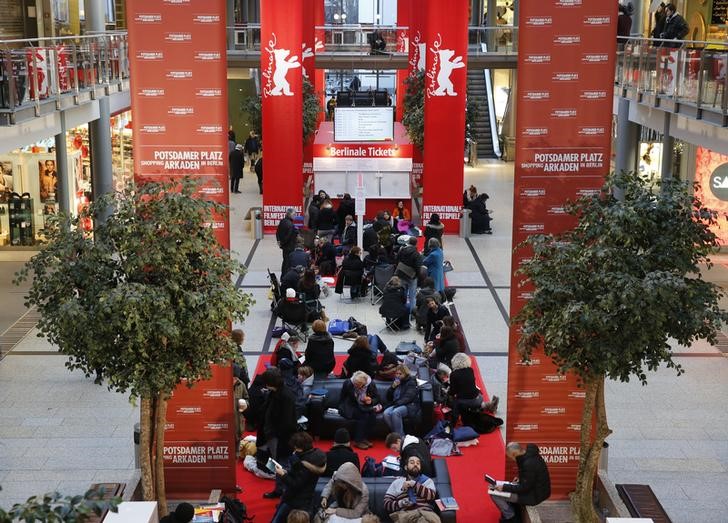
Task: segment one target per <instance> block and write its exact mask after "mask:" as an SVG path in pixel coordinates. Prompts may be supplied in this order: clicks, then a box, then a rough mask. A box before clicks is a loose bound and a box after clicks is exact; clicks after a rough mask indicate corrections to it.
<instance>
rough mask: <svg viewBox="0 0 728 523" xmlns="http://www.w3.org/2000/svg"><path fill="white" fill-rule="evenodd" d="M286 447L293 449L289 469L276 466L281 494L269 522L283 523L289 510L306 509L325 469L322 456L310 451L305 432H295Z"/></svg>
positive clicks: (309, 440) (311, 444)
mask: <svg viewBox="0 0 728 523" xmlns="http://www.w3.org/2000/svg"><path fill="white" fill-rule="evenodd" d="M289 446H290V447H291V448H292V449H293V453H294V458H295V459H291V466H290V470H286V469H285V468H283V467H281V466H280V465H276V476H277V477H279V478H280V479H281V481H282V482H283V495H282V496H281V502H280V503H279V504H278V507H277V508H276V513H275V515H274V516H273V520H272V521H271V523H285V521H286V518H287V517H288V514H289V513H290V512H291V511H292V510H296V509H298V510H310V508H311V505H312V504H313V495H314V491H315V490H316V482H317V481H318V478H319V476H320V475H321V474H323V473H324V471H325V470H326V454H324V453H323V451H321V450H319V449H317V448H314V446H313V438H311V435H310V434H308V433H307V432H296V433H295V434H293V435H292V436H291V439H290V441H289Z"/></svg>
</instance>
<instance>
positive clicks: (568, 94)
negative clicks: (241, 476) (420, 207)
mask: <svg viewBox="0 0 728 523" xmlns="http://www.w3.org/2000/svg"><path fill="white" fill-rule="evenodd" d="M519 16H520V17H521V20H523V26H524V27H523V30H522V31H521V32H520V33H519V43H518V50H519V54H518V99H517V102H516V103H517V111H516V115H517V122H516V129H517V148H516V158H515V190H514V205H513V208H514V209H515V211H514V217H513V245H518V244H519V243H521V242H522V241H524V240H525V239H526V238H527V237H528V236H529V235H531V234H540V233H546V234H548V233H558V232H561V231H563V230H565V229H567V228H570V227H572V226H573V225H574V224H575V221H574V218H573V217H572V216H570V215H568V214H567V213H566V212H565V209H564V204H565V203H566V201H567V200H573V199H576V198H578V197H580V196H589V195H593V194H595V193H597V192H598V191H599V188H600V187H601V186H602V184H603V181H604V177H605V175H606V174H607V172H608V170H609V158H610V136H609V129H610V128H611V120H612V97H613V84H614V56H615V54H616V53H615V51H616V50H615V45H616V44H615V40H614V34H615V32H616V28H615V24H616V17H617V7H616V5H615V4H608V3H604V2H598V1H596V0H580V1H578V2H575V1H567V0H555V1H548V2H522V3H521V11H520V13H519ZM426 169H427V165H426V164H425V170H426ZM528 256H529V253H528V252H526V250H525V249H519V250H517V251H515V252H514V255H513V262H512V270H513V271H514V275H513V276H512V279H511V289H513V290H514V291H513V292H512V294H511V304H510V313H511V316H514V315H515V314H517V313H518V312H519V311H520V310H521V308H522V307H523V306H524V304H525V303H526V302H527V301H528V300H529V299H530V298H531V293H532V291H533V287H532V286H528V285H527V286H525V287H519V283H520V278H519V277H516V276H515V271H516V270H517V269H518V268H519V267H520V265H521V264H522V263H523V261H524V260H525V259H527V258H528ZM518 338H519V330H518V326H512V327H511V329H510V334H509V351H510V357H509V363H508V426H507V428H506V438H507V440H508V441H521V442H532V443H536V444H537V445H539V446H540V447H541V452H542V454H544V459H546V461H547V462H548V463H549V471H550V473H551V492H552V499H565V498H566V497H567V495H568V493H569V492H570V491H572V490H574V487H575V484H576V472H577V468H578V465H579V448H580V430H581V415H582V410H583V401H584V390H583V389H580V388H579V387H578V386H577V383H576V379H575V378H574V377H573V376H571V375H569V376H564V375H561V374H559V373H558V371H557V368H556V366H555V365H554V364H553V363H552V362H551V360H550V359H549V358H547V357H546V356H545V355H544V354H543V352H542V351H540V350H537V351H535V352H534V354H533V357H532V360H531V362H530V363H528V364H524V363H522V362H521V360H520V356H519V355H518V352H517V350H516V344H517V342H518ZM509 466H510V467H511V469H512V470H509V471H508V472H507V474H506V476H507V477H510V476H509V474H510V475H512V474H513V473H514V471H515V470H514V469H513V465H512V464H509Z"/></svg>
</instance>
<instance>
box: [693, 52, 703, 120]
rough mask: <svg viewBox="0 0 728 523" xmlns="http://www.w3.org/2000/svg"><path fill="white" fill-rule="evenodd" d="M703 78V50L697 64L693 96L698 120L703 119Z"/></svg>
mask: <svg viewBox="0 0 728 523" xmlns="http://www.w3.org/2000/svg"><path fill="white" fill-rule="evenodd" d="M704 76H705V49H704V48H703V49H701V50H700V63H699V64H698V92H697V94H696V96H695V105H696V106H697V108H698V118H702V117H703V108H702V105H703V77H704Z"/></svg>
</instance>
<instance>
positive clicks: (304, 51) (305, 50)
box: [301, 42, 314, 78]
mask: <svg viewBox="0 0 728 523" xmlns="http://www.w3.org/2000/svg"><path fill="white" fill-rule="evenodd" d="M313 56H314V52H313V49H311V48H310V47H307V46H306V42H303V43H302V44H301V62H305V61H306V58H313ZM303 76H305V77H306V78H308V72H307V71H306V69H305V68H304V69H303Z"/></svg>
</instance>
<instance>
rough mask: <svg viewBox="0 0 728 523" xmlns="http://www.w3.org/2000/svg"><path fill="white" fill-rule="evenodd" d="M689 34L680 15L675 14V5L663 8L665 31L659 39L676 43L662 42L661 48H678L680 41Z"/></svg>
mask: <svg viewBox="0 0 728 523" xmlns="http://www.w3.org/2000/svg"><path fill="white" fill-rule="evenodd" d="M689 32H690V27H689V26H688V23H687V22H686V21H685V19H684V18H683V17H682V15H681V14H679V13H678V12H677V7H675V4H667V5H666V6H665V30H664V31H663V32H662V34H661V35H660V38H663V39H665V40H678V41H676V42H662V47H680V45H681V44H680V42H679V40H682V39H684V38H685V36H687V34H688V33H689Z"/></svg>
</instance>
